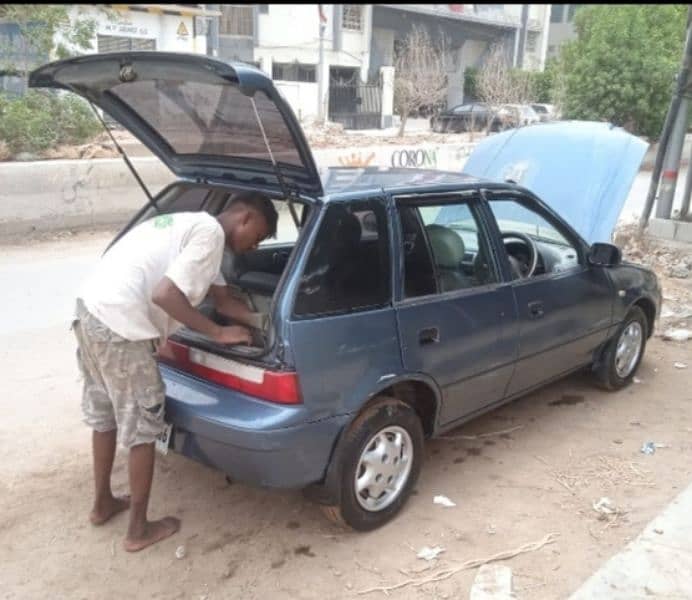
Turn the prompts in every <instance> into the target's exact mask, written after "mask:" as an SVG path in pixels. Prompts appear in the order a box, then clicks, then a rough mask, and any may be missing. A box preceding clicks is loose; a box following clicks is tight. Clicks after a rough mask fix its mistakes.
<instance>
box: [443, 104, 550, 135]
mask: <svg viewBox="0 0 692 600" xmlns="http://www.w3.org/2000/svg"><path fill="white" fill-rule="evenodd" d="M488 121H490V122H491V125H490V131H504V130H505V129H512V128H514V127H522V126H524V125H532V124H533V123H539V122H540V118H539V116H538V115H537V114H536V112H535V111H534V110H533V109H532V108H531V107H530V106H528V105H526V104H502V105H500V106H498V107H495V108H493V107H492V106H490V105H488V104H486V103H483V102H471V103H467V104H460V105H458V106H455V107H453V108H451V109H450V110H447V111H443V112H441V113H440V114H439V115H437V116H434V117H432V118H431V119H430V128H431V129H432V130H433V131H435V132H438V133H461V132H464V131H482V130H484V129H485V128H486V127H487V126H488Z"/></svg>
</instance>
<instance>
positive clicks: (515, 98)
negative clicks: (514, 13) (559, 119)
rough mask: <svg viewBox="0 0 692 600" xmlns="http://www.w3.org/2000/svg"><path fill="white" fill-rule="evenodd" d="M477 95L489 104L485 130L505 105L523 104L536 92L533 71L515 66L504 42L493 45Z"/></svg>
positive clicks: (481, 74) (482, 68)
mask: <svg viewBox="0 0 692 600" xmlns="http://www.w3.org/2000/svg"><path fill="white" fill-rule="evenodd" d="M477 86H478V94H479V96H480V98H481V100H483V101H484V102H486V103H487V104H488V107H489V116H488V122H487V125H486V133H487V132H488V131H490V128H491V126H492V124H493V122H494V120H495V117H496V116H497V115H498V111H499V108H500V105H502V104H524V103H526V102H529V101H530V100H531V96H532V93H533V90H532V87H533V86H532V79H531V75H530V73H528V72H526V71H519V70H516V69H512V68H511V67H510V64H509V57H508V55H507V51H506V50H505V47H504V46H503V45H502V44H498V43H496V44H494V45H493V46H492V47H491V49H490V52H489V54H488V57H487V58H486V60H485V62H484V63H483V66H482V67H481V69H480V71H479V73H478V84H477Z"/></svg>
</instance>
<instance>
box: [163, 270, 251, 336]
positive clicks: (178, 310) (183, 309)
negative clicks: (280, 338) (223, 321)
mask: <svg viewBox="0 0 692 600" xmlns="http://www.w3.org/2000/svg"><path fill="white" fill-rule="evenodd" d="M152 301H153V302H154V304H156V305H157V306H160V307H161V308H162V309H163V310H165V311H166V312H167V313H168V314H169V315H170V316H171V317H173V318H174V319H175V320H176V321H178V322H180V323H182V324H183V325H185V326H186V327H189V328H190V329H194V330H195V331H198V332H200V333H202V334H204V335H206V336H207V337H210V338H211V339H213V340H214V341H215V342H218V343H220V344H242V343H248V344H250V343H252V336H251V335H250V332H249V331H248V330H247V329H245V327H239V326H232V327H222V326H221V325H217V324H216V323H214V321H212V320H211V319H208V318H207V317H205V316H204V315H203V314H202V313H201V312H200V311H198V310H197V309H196V308H194V307H193V306H192V305H191V304H190V301H189V300H188V299H187V297H186V296H185V294H183V293H182V292H181V291H180V290H179V289H178V287H177V286H176V285H175V284H174V283H173V281H171V280H170V279H169V278H168V277H164V278H163V279H162V280H161V281H159V283H158V284H157V285H156V287H155V288H154V291H153V294H152Z"/></svg>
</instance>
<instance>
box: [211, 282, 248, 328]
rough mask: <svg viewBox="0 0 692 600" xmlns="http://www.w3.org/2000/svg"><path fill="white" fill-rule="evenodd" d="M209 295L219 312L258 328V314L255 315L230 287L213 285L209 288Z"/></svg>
mask: <svg viewBox="0 0 692 600" xmlns="http://www.w3.org/2000/svg"><path fill="white" fill-rule="evenodd" d="M209 294H210V295H211V297H212V298H213V300H214V306H215V308H216V311H217V312H219V313H221V314H222V315H225V316H226V317H230V318H231V319H234V320H235V321H240V322H241V323H243V324H245V325H250V326H256V321H257V315H256V313H253V312H252V311H251V310H250V309H249V308H248V307H247V305H246V304H245V303H244V302H243V301H242V300H240V299H238V298H236V297H235V296H234V295H233V294H232V293H231V290H230V288H229V287H228V286H223V285H212V286H211V287H210V288H209Z"/></svg>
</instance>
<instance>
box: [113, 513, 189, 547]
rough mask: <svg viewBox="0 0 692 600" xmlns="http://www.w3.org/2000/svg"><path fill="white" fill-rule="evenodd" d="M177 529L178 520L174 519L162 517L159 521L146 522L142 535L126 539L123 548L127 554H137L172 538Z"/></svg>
mask: <svg viewBox="0 0 692 600" xmlns="http://www.w3.org/2000/svg"><path fill="white" fill-rule="evenodd" d="M178 529H180V519H176V518H175V517H164V518H163V519H161V520H159V521H147V524H146V526H145V528H144V533H143V534H142V535H141V536H137V537H130V536H128V537H126V538H125V542H124V543H123V546H124V547H125V550H127V551H128V552H138V551H139V550H142V549H143V548H146V547H147V546H151V545H152V544H155V543H156V542H160V541H161V540H165V539H166V538H167V537H170V536H172V535H173V534H174V533H176V532H177V531H178Z"/></svg>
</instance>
